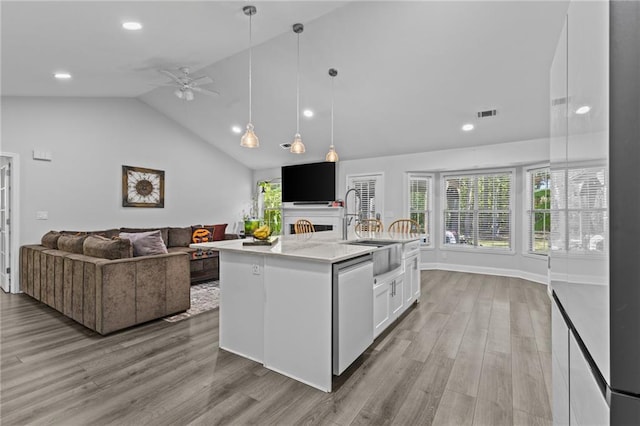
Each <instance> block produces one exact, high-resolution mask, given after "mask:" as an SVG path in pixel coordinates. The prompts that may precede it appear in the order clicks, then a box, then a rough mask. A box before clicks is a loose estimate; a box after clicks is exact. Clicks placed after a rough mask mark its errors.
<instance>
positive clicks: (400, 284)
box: [389, 274, 405, 321]
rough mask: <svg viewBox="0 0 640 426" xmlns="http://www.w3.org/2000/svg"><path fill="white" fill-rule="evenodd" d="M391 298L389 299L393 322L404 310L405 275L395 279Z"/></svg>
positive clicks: (391, 287)
mask: <svg viewBox="0 0 640 426" xmlns="http://www.w3.org/2000/svg"><path fill="white" fill-rule="evenodd" d="M390 290H391V297H390V299H389V301H390V305H391V321H393V320H395V319H396V318H397V317H398V316H399V315H400V314H402V308H404V306H405V305H404V293H405V291H404V290H405V288H404V274H402V275H400V276H399V277H397V278H395V279H394V280H393V281H391V284H390Z"/></svg>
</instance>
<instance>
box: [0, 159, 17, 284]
mask: <svg viewBox="0 0 640 426" xmlns="http://www.w3.org/2000/svg"><path fill="white" fill-rule="evenodd" d="M0 157H7V158H9V162H10V163H11V167H10V170H11V178H10V184H11V186H10V189H9V207H10V210H9V216H8V217H9V235H10V243H9V250H10V253H11V263H10V268H11V272H10V273H9V276H10V279H11V286H10V287H9V290H10V292H11V293H20V282H19V277H20V274H19V271H20V155H19V154H16V153H13V152H0Z"/></svg>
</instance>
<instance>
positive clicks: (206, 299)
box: [163, 281, 220, 322]
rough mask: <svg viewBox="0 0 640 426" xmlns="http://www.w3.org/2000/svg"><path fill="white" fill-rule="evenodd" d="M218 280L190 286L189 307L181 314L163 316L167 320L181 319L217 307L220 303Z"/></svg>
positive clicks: (175, 320)
mask: <svg viewBox="0 0 640 426" xmlns="http://www.w3.org/2000/svg"><path fill="white" fill-rule="evenodd" d="M219 284H220V282H219V281H207V282H206V283H201V284H195V285H192V286H191V308H189V310H187V311H186V312H182V313H181V314H177V315H172V316H170V317H165V318H163V320H165V321H169V322H177V321H182V320H185V319H187V318H191V317H192V316H194V315H198V314H201V313H203V312H207V311H210V310H212V309H217V308H218V305H219V303H220V286H219Z"/></svg>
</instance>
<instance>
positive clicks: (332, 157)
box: [325, 145, 339, 163]
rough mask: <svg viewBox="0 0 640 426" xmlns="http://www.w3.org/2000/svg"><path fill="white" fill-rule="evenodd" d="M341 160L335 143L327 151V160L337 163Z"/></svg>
mask: <svg viewBox="0 0 640 426" xmlns="http://www.w3.org/2000/svg"><path fill="white" fill-rule="evenodd" d="M338 160H339V157H338V153H337V152H336V149H335V148H334V146H333V145H331V146H330V147H329V152H327V156H326V157H325V161H329V162H331V163H337V162H338Z"/></svg>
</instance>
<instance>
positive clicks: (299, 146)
mask: <svg viewBox="0 0 640 426" xmlns="http://www.w3.org/2000/svg"><path fill="white" fill-rule="evenodd" d="M289 151H290V152H291V153H292V154H304V151H305V148H304V144H303V143H302V136H300V133H296V135H295V136H294V138H293V143H292V144H291V148H289Z"/></svg>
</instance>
